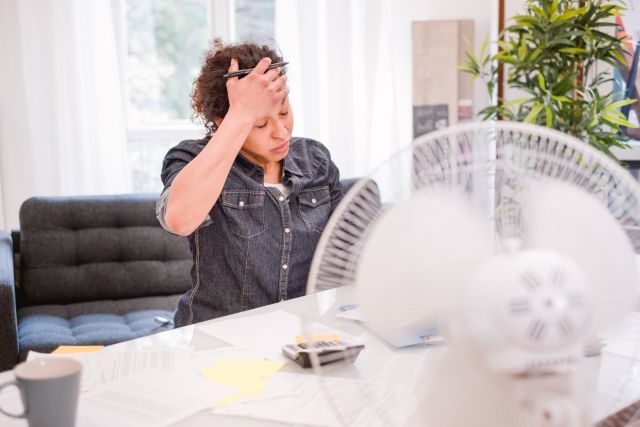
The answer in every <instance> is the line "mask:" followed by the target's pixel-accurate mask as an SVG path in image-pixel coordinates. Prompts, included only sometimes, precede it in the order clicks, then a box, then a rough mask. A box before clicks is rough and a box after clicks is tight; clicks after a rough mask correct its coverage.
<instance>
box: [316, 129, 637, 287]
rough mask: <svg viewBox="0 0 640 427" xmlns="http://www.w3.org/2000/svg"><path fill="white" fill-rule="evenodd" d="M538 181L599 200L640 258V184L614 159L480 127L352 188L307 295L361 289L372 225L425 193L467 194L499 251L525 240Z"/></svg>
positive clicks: (536, 134)
mask: <svg viewBox="0 0 640 427" xmlns="http://www.w3.org/2000/svg"><path fill="white" fill-rule="evenodd" d="M532 179H533V180H541V179H553V180H558V181H563V182H567V183H570V184H572V185H574V186H576V187H578V188H581V189H582V190H583V191H585V192H587V193H589V194H592V195H594V196H595V197H597V198H598V199H599V200H600V201H601V202H602V203H603V204H604V205H606V207H607V208H608V210H609V212H610V213H611V215H612V216H613V217H614V218H616V220H617V221H618V222H619V223H620V224H621V225H622V226H623V228H624V229H625V230H626V232H627V234H628V236H629V238H630V240H631V243H632V245H633V247H634V249H635V251H636V252H638V251H639V250H640V208H639V207H640V205H639V200H640V184H638V182H637V181H636V180H635V178H634V177H633V176H632V175H631V174H630V173H629V172H628V171H626V170H625V169H624V168H623V167H622V166H620V165H619V164H618V163H616V162H615V161H614V160H613V159H611V158H609V157H607V156H606V155H604V154H603V153H601V152H600V151H598V150H596V149H595V148H593V147H591V146H590V145H588V144H586V143H584V142H582V141H580V140H579V139H576V138H574V137H572V136H570V135H567V134H564V133H562V132H559V131H556V130H552V129H548V128H545V127H541V126H537V125H529V124H523V123H514V122H482V123H478V122H474V123H467V124H462V125H456V126H451V127H449V128H447V129H443V130H441V131H436V132H432V133H429V134H426V135H424V136H422V137H420V138H418V139H417V140H416V141H415V142H414V143H413V144H412V145H410V146H408V147H405V148H404V149H402V150H400V151H399V152H398V153H396V154H395V155H394V156H392V157H391V158H390V159H388V160H387V161H386V162H385V163H384V164H382V165H381V166H379V167H378V168H376V169H375V170H374V171H373V172H372V173H371V174H370V175H368V176H366V177H363V178H362V179H360V180H359V181H358V182H357V183H356V184H354V185H353V186H352V187H351V189H350V190H349V192H348V193H347V194H346V195H345V197H344V198H343V200H342V202H341V203H340V204H339V206H338V207H337V208H336V211H335V212H334V214H333V215H332V216H331V218H330V220H329V222H328V223H327V225H326V227H325V230H324V232H323V234H322V236H321V238H320V241H319V244H318V247H317V249H316V253H315V255H314V259H313V261H312V264H311V269H310V274H309V281H308V284H307V293H312V292H317V291H321V290H326V289H331V288H335V287H338V286H343V285H346V284H351V283H354V281H355V274H356V266H357V265H358V260H359V257H360V253H361V249H362V246H363V244H364V242H365V241H366V239H367V235H368V233H369V232H370V230H371V229H372V225H373V224H374V223H375V221H376V220H377V219H378V218H379V217H380V216H381V215H382V214H383V213H384V212H385V209H387V208H388V207H389V206H392V205H393V204H395V203H398V202H401V201H403V200H405V199H407V198H408V197H410V195H411V194H412V193H414V192H416V191H419V190H421V189H423V188H425V187H430V186H434V185H440V186H445V187H450V188H456V189H459V190H462V191H464V192H465V193H466V194H468V195H469V196H470V197H471V198H472V199H473V200H474V202H475V203H476V204H477V205H478V206H479V207H481V208H482V209H483V211H484V212H485V213H486V215H487V218H489V219H491V220H492V221H490V223H491V224H492V226H493V227H494V231H495V236H496V243H497V245H499V243H500V241H502V240H504V239H508V238H517V237H522V236H523V234H525V233H526V226H525V222H524V221H523V217H524V215H523V211H522V209H521V206H524V205H525V203H524V202H525V200H524V199H523V197H525V194H526V192H525V191H523V190H524V189H525V187H526V186H527V184H528V183H530V182H531V181H532Z"/></svg>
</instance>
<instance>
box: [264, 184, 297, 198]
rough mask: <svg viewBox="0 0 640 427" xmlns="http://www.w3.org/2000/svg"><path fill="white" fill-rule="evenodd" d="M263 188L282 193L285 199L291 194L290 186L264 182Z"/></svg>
mask: <svg viewBox="0 0 640 427" xmlns="http://www.w3.org/2000/svg"><path fill="white" fill-rule="evenodd" d="M264 186H265V187H271V188H275V189H277V190H278V191H279V192H281V193H282V195H283V196H284V198H285V199H286V198H287V197H289V194H291V186H290V185H284V184H279V183H278V184H273V183H270V182H265V183H264Z"/></svg>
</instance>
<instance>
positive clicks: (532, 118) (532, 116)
mask: <svg viewBox="0 0 640 427" xmlns="http://www.w3.org/2000/svg"><path fill="white" fill-rule="evenodd" d="M543 108H544V105H542V104H538V103H536V104H533V107H531V110H530V111H529V114H527V117H525V118H524V122H525V123H535V122H536V119H537V118H538V114H540V111H542V109H543Z"/></svg>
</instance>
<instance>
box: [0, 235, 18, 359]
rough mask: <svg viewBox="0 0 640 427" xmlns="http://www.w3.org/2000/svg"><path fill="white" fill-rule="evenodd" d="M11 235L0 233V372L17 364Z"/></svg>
mask: <svg viewBox="0 0 640 427" xmlns="http://www.w3.org/2000/svg"><path fill="white" fill-rule="evenodd" d="M13 269H14V266H13V244H12V242H11V234H10V233H7V232H6V231H0V371H6V370H7V369H11V368H13V367H14V366H15V364H16V363H17V362H18V324H17V309H16V293H15V280H14V275H13Z"/></svg>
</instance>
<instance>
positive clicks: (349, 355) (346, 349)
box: [282, 341, 364, 368]
mask: <svg viewBox="0 0 640 427" xmlns="http://www.w3.org/2000/svg"><path fill="white" fill-rule="evenodd" d="M363 348H364V344H347V343H345V342H344V341H317V342H316V343H315V345H313V346H311V345H309V344H307V343H304V342H303V343H300V344H287V345H285V346H284V347H282V353H283V354H284V355H285V356H287V357H288V358H289V359H291V360H293V361H294V362H296V363H297V364H298V365H300V366H302V367H303V368H310V367H311V353H317V355H318V360H319V361H320V365H326V364H328V363H334V362H339V361H346V362H350V363H353V362H354V361H355V360H356V357H358V354H360V351H362V349H363Z"/></svg>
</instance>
